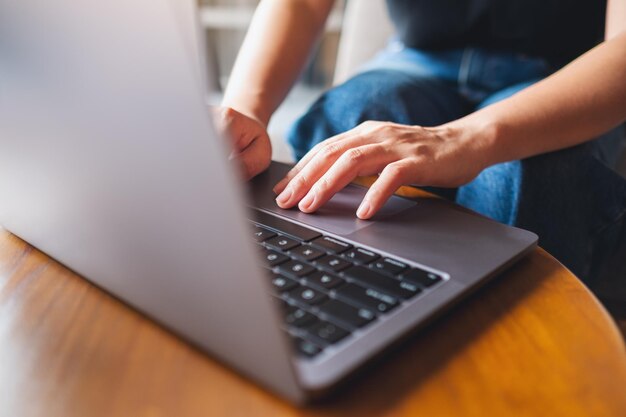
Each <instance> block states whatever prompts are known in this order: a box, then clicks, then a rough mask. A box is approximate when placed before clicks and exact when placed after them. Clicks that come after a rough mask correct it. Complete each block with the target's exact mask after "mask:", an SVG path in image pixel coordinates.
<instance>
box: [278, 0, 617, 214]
mask: <svg viewBox="0 0 626 417" xmlns="http://www.w3.org/2000/svg"><path fill="white" fill-rule="evenodd" d="M607 22H608V25H607V36H608V37H610V38H609V39H608V40H607V41H605V42H604V43H603V44H601V45H599V46H597V47H596V48H594V49H592V50H591V51H589V52H587V53H586V54H584V55H582V56H581V57H580V58H578V59H577V60H575V61H574V62H572V63H571V64H569V65H568V66H566V67H565V68H563V69H561V70H560V71H558V72H556V73H555V74H553V75H552V76H550V77H548V78H547V79H545V80H543V81H541V82H539V83H537V84H535V85H533V86H531V87H529V88H527V89H526V90H524V91H522V92H520V93H518V94H516V95H515V96H513V97H511V98H509V99H507V100H503V101H501V102H499V103H496V104H493V105H491V106H489V107H486V108H485V109H482V110H480V111H478V112H475V113H473V114H470V115H469V116H466V117H464V118H462V119H459V120H456V121H453V122H451V123H447V124H445V125H443V126H438V127H433V128H424V127H421V126H406V125H398V124H393V123H385V122H366V123H364V124H362V125H360V126H358V127H356V128H355V129H353V130H351V131H349V132H346V133H344V134H341V135H338V136H336V137H334V138H330V139H328V140H327V141H325V142H322V143H321V144H319V145H318V146H316V147H315V148H314V149H313V150H311V152H309V153H308V154H307V155H306V156H305V157H304V158H303V159H302V160H301V161H300V162H299V163H298V165H296V167H295V168H294V169H293V170H292V171H291V172H290V173H289V174H288V175H287V177H286V178H285V179H283V180H282V181H281V182H279V183H278V184H277V185H276V188H275V191H276V192H277V193H280V194H279V196H278V198H277V203H278V205H279V206H281V207H283V208H288V207H292V206H294V205H296V204H297V205H298V206H299V208H300V209H301V210H302V211H305V212H313V211H316V210H317V209H318V208H320V207H321V206H322V205H323V204H325V203H326V202H327V201H328V200H329V199H330V198H331V197H332V195H333V194H335V193H336V192H337V191H339V190H340V189H341V188H343V187H344V186H345V185H346V184H348V183H349V182H350V181H351V180H353V179H354V178H355V177H356V176H358V175H371V174H377V173H380V177H379V178H378V180H377V181H376V182H375V183H374V185H373V186H372V187H371V188H370V189H369V191H368V193H367V195H366V196H365V198H364V200H363V203H362V204H361V206H360V207H359V210H358V211H357V215H358V216H359V217H361V218H364V219H367V218H370V217H372V216H373V215H374V214H375V213H376V212H377V211H378V210H379V209H380V208H381V207H382V205H383V204H384V203H385V201H386V200H387V199H388V198H389V197H390V196H391V194H393V192H395V191H396V189H397V188H398V187H399V186H401V185H404V184H419V185H432V186H440V187H457V186H460V185H464V184H466V183H467V182H469V181H471V180H472V179H474V178H475V177H476V176H477V175H478V174H479V173H480V172H481V171H482V170H483V169H485V168H487V167H489V166H491V165H494V164H497V163H500V162H505V161H511V160H517V159H522V158H527V157H529V156H533V155H538V154H541V153H546V152H550V151H554V150H557V149H563V148H566V147H570V146H574V145H577V144H580V143H582V142H585V141H588V140H591V139H593V138H595V137H596V136H598V135H600V134H602V133H604V132H606V131H608V130H609V129H611V128H612V127H614V126H617V125H619V124H620V123H623V122H624V121H625V120H626V78H625V77H624V74H626V0H611V1H610V6H609V11H608V14H607Z"/></svg>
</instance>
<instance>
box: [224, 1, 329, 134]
mask: <svg viewBox="0 0 626 417" xmlns="http://www.w3.org/2000/svg"><path fill="white" fill-rule="evenodd" d="M333 3H334V0H263V1H261V3H260V4H259V7H258V8H257V11H256V12H255V15H254V19H253V21H252V24H251V26H250V28H249V30H248V33H247V35H246V39H245V41H244V43H243V46H242V47H241V50H240V52H239V56H238V57H237V60H236V62H235V66H234V68H233V71H232V74H231V77H230V81H229V83H228V87H227V89H226V93H225V96H224V100H223V105H224V106H226V107H232V108H234V109H235V110H238V111H240V112H242V113H244V114H246V115H248V116H251V117H254V118H256V119H257V120H259V121H261V122H262V123H264V124H265V125H267V124H268V123H269V120H270V118H271V115H272V113H273V112H274V111H275V110H276V108H277V107H278V106H279V105H280V103H281V102H282V101H283V100H284V98H285V96H286V95H287V93H288V91H289V89H290V88H291V86H292V85H293V83H294V82H295V80H296V78H297V77H298V75H299V73H300V71H301V70H302V68H303V67H304V64H305V63H306V60H307V58H308V56H309V53H310V51H311V49H312V47H313V45H314V43H315V41H316V39H317V37H318V36H319V35H320V33H321V31H322V29H323V27H324V24H325V21H326V19H327V17H328V14H329V13H330V10H331V8H332V5H333Z"/></svg>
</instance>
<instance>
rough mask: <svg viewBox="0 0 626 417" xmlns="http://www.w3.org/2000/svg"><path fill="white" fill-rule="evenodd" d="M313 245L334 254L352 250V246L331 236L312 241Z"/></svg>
mask: <svg viewBox="0 0 626 417" xmlns="http://www.w3.org/2000/svg"><path fill="white" fill-rule="evenodd" d="M311 244H312V245H315V246H317V247H319V248H322V249H324V250H326V251H329V252H332V253H342V252H345V251H347V250H348V249H351V248H352V245H351V244H349V243H346V242H342V241H341V240H338V239H335V238H334V237H330V236H322V237H319V238H317V239H315V240H313V241H311Z"/></svg>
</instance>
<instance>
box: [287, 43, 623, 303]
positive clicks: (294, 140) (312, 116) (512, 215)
mask: <svg viewBox="0 0 626 417" xmlns="http://www.w3.org/2000/svg"><path fill="white" fill-rule="evenodd" d="M551 72H552V68H550V67H549V65H548V64H547V63H546V62H545V61H543V60H541V59H536V58H529V57H526V56H521V55H517V54H513V53H494V52H489V51H485V50H481V49H475V48H468V49H464V50H453V51H445V52H424V51H418V50H413V49H407V48H404V47H403V46H402V45H400V44H398V43H392V44H391V45H390V46H389V47H388V48H387V49H386V50H385V51H383V52H381V53H380V54H379V56H378V57H377V58H375V59H374V60H373V61H372V62H370V63H369V64H368V65H366V66H365V67H364V68H363V69H362V71H361V72H360V73H359V74H357V75H356V76H355V77H353V78H352V79H350V80H348V81H347V82H345V83H344V84H342V85H340V86H338V87H335V88H333V89H331V90H329V91H328V92H326V93H325V94H324V95H322V97H320V98H319V99H318V100H317V102H315V103H314V104H313V106H312V107H311V108H310V109H309V110H308V112H307V113H306V114H305V115H304V116H302V118H300V119H299V120H298V121H297V122H296V123H295V125H294V126H293V128H292V129H291V131H290V133H289V135H288V140H289V142H290V144H291V145H292V147H293V150H294V153H295V156H296V158H298V159H299V158H301V157H302V156H304V154H306V152H307V151H308V150H309V149H311V147H313V146H314V145H315V144H317V143H318V142H321V141H323V140H325V139H327V138H329V137H331V136H333V135H336V134H338V133H341V132H344V131H347V130H349V129H352V128H353V127H355V126H357V125H359V124H360V123H361V122H364V121H366V120H379V121H392V122H396V123H403V124H416V125H422V126H436V125H439V124H442V123H446V122H449V121H451V120H455V119H457V118H460V117H462V116H464V115H466V114H468V113H471V112H472V111H474V110H477V109H479V108H482V107H485V106H488V105H489V104H492V103H495V102H497V101H499V100H502V99H504V98H506V97H509V96H511V95H512V94H515V93H516V92H518V91H520V90H522V89H524V88H526V87H528V86H529V85H531V84H533V83H535V82H536V81H538V80H541V79H542V78H544V77H546V76H548V75H549V74H550V73H551ZM622 137H623V129H621V128H620V129H616V130H614V131H612V132H609V133H607V134H606V135H604V136H602V137H601V138H598V139H596V140H593V141H590V142H587V143H585V144H583V145H580V146H576V147H572V148H568V149H565V150H561V151H558V152H552V153H548V154H543V155H539V156H536V157H532V158H528V159H525V160H521V161H513V162H508V163H503V164H498V165H494V166H491V167H489V168H487V169H485V170H484V171H483V172H482V173H481V174H480V175H479V176H478V177H477V178H476V179H475V180H474V181H472V182H471V183H469V184H467V185H465V186H462V187H460V188H459V189H458V190H457V189H435V190H434V191H435V192H438V193H439V194H441V195H443V196H445V197H448V198H450V199H454V200H456V202H457V203H459V204H461V205H463V206H465V207H468V208H470V209H472V210H474V211H477V212H479V213H481V214H483V215H485V216H488V217H490V218H493V219H495V220H497V221H500V222H502V223H505V224H508V225H513V226H517V227H521V228H524V229H528V230H531V231H533V232H535V233H537V234H538V235H539V238H540V244H541V246H543V247H544V248H545V249H546V250H548V251H549V252H550V253H551V254H552V255H554V256H555V257H556V258H557V259H558V260H560V261H561V262H562V263H563V264H564V265H565V266H567V267H568V268H569V269H570V270H571V271H572V272H574V273H575V274H576V275H577V276H578V277H580V278H581V279H583V280H584V281H585V282H586V283H587V284H588V285H589V286H590V287H591V288H592V289H593V290H594V291H595V292H596V294H597V295H599V296H600V297H601V298H602V299H603V300H605V301H607V302H611V300H613V303H614V304H616V305H617V306H624V312H625V313H626V220H625V218H626V181H625V180H624V179H622V178H621V177H620V176H619V175H618V174H616V173H615V172H614V171H613V170H612V168H613V167H614V165H615V163H616V160H617V155H619V154H620V151H621V145H622Z"/></svg>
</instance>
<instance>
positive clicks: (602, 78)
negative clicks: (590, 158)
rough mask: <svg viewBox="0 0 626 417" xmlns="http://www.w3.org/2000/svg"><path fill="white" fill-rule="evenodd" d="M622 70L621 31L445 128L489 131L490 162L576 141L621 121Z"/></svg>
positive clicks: (625, 92)
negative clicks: (515, 92)
mask: <svg viewBox="0 0 626 417" xmlns="http://www.w3.org/2000/svg"><path fill="white" fill-rule="evenodd" d="M623 22H625V23H626V18H624V20H623ZM624 74H626V31H623V32H622V33H621V34H619V35H617V36H615V37H614V38H613V39H611V40H608V41H606V42H605V43H603V44H602V45H600V46H598V47H596V48H594V49H592V50H591V51H589V52H587V53H586V54H585V55H583V56H581V57H580V58H578V59H577V60H575V61H574V62H572V63H571V64H569V65H568V66H566V67H565V68H563V69H562V70H561V71H558V72H557V73H555V74H554V75H552V76H551V77H548V78H546V79H545V80H543V81H541V82H539V83H537V84H536V85H534V86H532V87H529V88H528V89H526V90H524V91H522V92H520V93H518V94H516V95H515V96H513V97H511V98H510V99H508V100H505V101H503V102H501V103H498V104H496V105H493V106H489V107H487V108H485V109H483V110H481V111H478V112H476V113H473V114H471V115H469V116H467V117H465V118H464V119H460V120H458V121H456V122H453V123H450V124H449V125H448V127H450V128H452V129H461V130H464V131H465V134H469V135H473V136H475V137H477V136H480V133H478V132H479V131H480V130H482V131H483V132H490V133H491V134H486V135H482V136H484V139H485V140H486V142H487V143H486V144H485V146H486V147H487V148H488V151H489V152H488V154H489V155H490V160H489V161H488V163H489V164H490V165H491V164H495V163H498V162H504V161H510V160H515V159H522V158H526V157H529V156H532V155H537V154H541V153H545V152H549V151H554V150H557V149H563V148H566V147H569V146H573V145H577V144H580V143H582V142H586V141H588V140H590V139H592V138H595V137H597V136H598V135H600V134H602V133H604V132H606V131H608V130H610V129H611V128H613V127H615V126H617V125H619V124H620V123H622V122H623V121H624V120H625V119H626V78H625V76H624ZM459 134H460V133H459Z"/></svg>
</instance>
